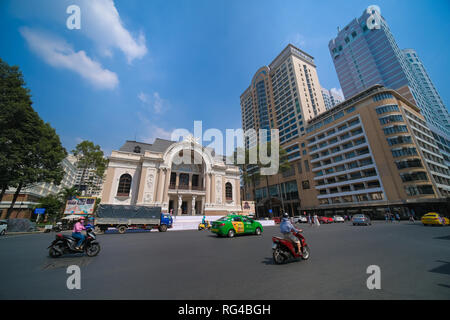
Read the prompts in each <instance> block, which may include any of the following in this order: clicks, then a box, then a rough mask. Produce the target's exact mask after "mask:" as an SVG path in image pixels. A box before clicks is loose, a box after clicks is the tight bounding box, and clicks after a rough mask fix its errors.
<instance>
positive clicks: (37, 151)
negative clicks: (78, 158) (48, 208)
mask: <svg viewBox="0 0 450 320" xmlns="http://www.w3.org/2000/svg"><path fill="white" fill-rule="evenodd" d="M66 155H67V152H66V150H65V149H64V147H63V146H62V145H61V141H60V140H59V136H58V135H57V134H56V132H55V130H54V129H53V128H52V127H51V126H50V124H48V123H45V122H44V121H43V120H42V119H41V118H40V117H39V115H38V114H37V112H36V111H34V109H33V108H32V101H31V95H30V91H29V89H27V88H26V87H25V81H24V79H23V75H22V73H21V72H20V70H19V68H18V67H17V66H12V67H11V66H9V65H8V64H7V63H6V62H4V61H3V60H1V59H0V185H1V188H2V193H1V196H3V194H4V192H5V191H6V189H8V188H9V187H16V192H15V194H14V197H13V201H12V203H11V206H10V208H9V209H8V213H7V217H9V215H10V214H11V212H12V209H13V208H14V204H15V201H16V199H17V196H18V195H19V193H20V191H21V189H22V188H24V187H26V186H29V185H32V184H34V183H39V182H51V183H54V184H56V185H58V184H59V183H60V182H61V180H62V178H63V177H64V170H63V168H62V164H61V161H62V160H63V159H64V158H65V157H66ZM0 200H1V199H0Z"/></svg>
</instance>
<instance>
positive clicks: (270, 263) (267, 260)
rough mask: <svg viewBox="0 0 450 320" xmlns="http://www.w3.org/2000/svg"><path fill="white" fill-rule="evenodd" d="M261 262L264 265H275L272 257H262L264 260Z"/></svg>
mask: <svg viewBox="0 0 450 320" xmlns="http://www.w3.org/2000/svg"><path fill="white" fill-rule="evenodd" d="M261 263H264V264H265V265H268V266H274V265H275V262H273V258H267V257H266V258H264V260H263V261H262V262H261Z"/></svg>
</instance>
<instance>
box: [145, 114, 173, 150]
mask: <svg viewBox="0 0 450 320" xmlns="http://www.w3.org/2000/svg"><path fill="white" fill-rule="evenodd" d="M137 115H138V118H139V120H140V121H141V123H142V127H143V128H144V133H143V134H141V135H139V141H142V142H146V143H153V142H154V141H155V139H156V138H161V139H167V140H170V137H171V135H172V131H169V130H166V129H164V128H161V127H158V126H157V125H155V124H154V123H152V122H150V120H149V119H148V118H147V117H145V116H143V115H142V114H140V113H138V114H137Z"/></svg>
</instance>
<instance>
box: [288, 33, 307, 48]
mask: <svg viewBox="0 0 450 320" xmlns="http://www.w3.org/2000/svg"><path fill="white" fill-rule="evenodd" d="M286 42H287V43H291V44H293V45H294V46H296V47H299V48H300V49H301V47H303V46H304V45H305V44H306V42H305V37H304V36H303V35H302V34H300V33H295V34H291V35H289V36H288V37H287V39H286Z"/></svg>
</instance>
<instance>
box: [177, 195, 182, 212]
mask: <svg viewBox="0 0 450 320" xmlns="http://www.w3.org/2000/svg"><path fill="white" fill-rule="evenodd" d="M182 202H183V198H182V197H181V195H179V196H178V209H177V215H181V213H182V212H181V204H182Z"/></svg>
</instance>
